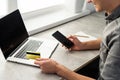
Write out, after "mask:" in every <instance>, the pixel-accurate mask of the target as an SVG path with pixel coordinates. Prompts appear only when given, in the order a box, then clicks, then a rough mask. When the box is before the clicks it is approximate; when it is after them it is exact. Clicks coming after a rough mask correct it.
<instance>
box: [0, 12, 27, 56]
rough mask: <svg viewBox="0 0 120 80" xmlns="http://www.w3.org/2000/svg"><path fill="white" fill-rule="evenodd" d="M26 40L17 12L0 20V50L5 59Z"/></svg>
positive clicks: (21, 21)
mask: <svg viewBox="0 0 120 80" xmlns="http://www.w3.org/2000/svg"><path fill="white" fill-rule="evenodd" d="M26 38H28V33H27V31H26V29H25V25H24V23H23V20H22V17H21V15H20V12H19V10H16V11H14V12H12V13H10V14H8V15H7V16H5V17H3V18H1V19H0V48H1V50H2V52H3V54H4V56H5V58H7V57H8V56H9V55H10V53H12V52H13V51H14V50H15V49H16V48H17V47H18V45H20V44H21V43H22V42H23V41H24V40H25V39H26Z"/></svg>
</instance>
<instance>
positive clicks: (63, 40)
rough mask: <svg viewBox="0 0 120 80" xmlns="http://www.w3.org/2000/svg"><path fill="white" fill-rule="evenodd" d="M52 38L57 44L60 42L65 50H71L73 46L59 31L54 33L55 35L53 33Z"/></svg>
mask: <svg viewBox="0 0 120 80" xmlns="http://www.w3.org/2000/svg"><path fill="white" fill-rule="evenodd" d="M52 36H53V37H54V38H56V39H57V40H58V41H59V42H61V43H62V44H63V45H64V46H65V47H67V48H71V47H72V46H73V45H74V43H73V42H72V41H70V40H69V39H68V38H66V37H65V36H64V35H63V34H62V33H60V32H59V31H56V32H55V33H53V34H52Z"/></svg>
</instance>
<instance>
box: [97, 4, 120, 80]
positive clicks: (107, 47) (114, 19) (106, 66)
mask: <svg viewBox="0 0 120 80" xmlns="http://www.w3.org/2000/svg"><path fill="white" fill-rule="evenodd" d="M106 20H108V25H107V26H106V27H105V29H104V31H103V38H102V43H101V48H100V66H99V67H100V76H99V78H98V80H120V6H119V7H117V9H116V10H115V11H114V12H113V14H112V15H110V16H108V17H107V18H106Z"/></svg>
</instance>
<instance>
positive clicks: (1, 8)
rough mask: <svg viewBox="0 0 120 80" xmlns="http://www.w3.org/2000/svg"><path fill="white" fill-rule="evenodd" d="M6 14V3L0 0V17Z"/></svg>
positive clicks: (4, 0)
mask: <svg viewBox="0 0 120 80" xmlns="http://www.w3.org/2000/svg"><path fill="white" fill-rule="evenodd" d="M5 14H7V1H6V0H0V16H3V15H5Z"/></svg>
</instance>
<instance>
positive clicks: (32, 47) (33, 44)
mask: <svg viewBox="0 0 120 80" xmlns="http://www.w3.org/2000/svg"><path fill="white" fill-rule="evenodd" d="M41 44H42V42H41V41H36V40H30V41H29V42H28V43H27V44H26V45H25V46H24V47H23V48H22V49H21V50H20V51H19V52H18V54H16V55H15V57H17V58H24V59H26V58H25V57H26V51H36V50H37V49H38V48H39V47H40V45H41Z"/></svg>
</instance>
